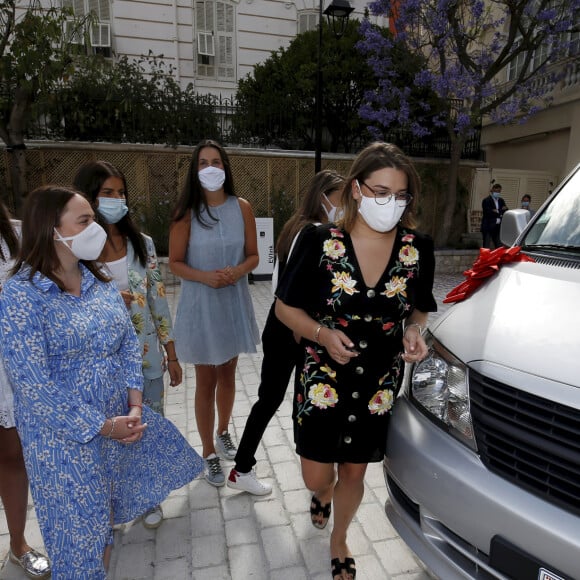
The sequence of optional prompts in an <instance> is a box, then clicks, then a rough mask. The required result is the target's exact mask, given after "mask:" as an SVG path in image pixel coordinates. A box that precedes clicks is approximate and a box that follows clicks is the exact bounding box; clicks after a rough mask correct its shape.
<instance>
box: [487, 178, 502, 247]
mask: <svg viewBox="0 0 580 580" xmlns="http://www.w3.org/2000/svg"><path fill="white" fill-rule="evenodd" d="M500 196H501V185H500V184H499V183H494V184H493V186H492V188H491V191H490V192H489V195H488V196H487V197H486V198H485V199H484V200H483V201H482V202H481V208H482V209H483V217H482V219H481V233H482V234H483V247H484V248H489V249H491V244H492V242H493V247H494V248H499V247H500V246H501V242H500V240H499V228H500V226H501V218H502V216H503V214H504V212H506V211H507V209H508V208H507V205H506V204H505V201H504V200H503V198H502V197H500Z"/></svg>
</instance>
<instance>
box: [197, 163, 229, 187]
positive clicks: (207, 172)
mask: <svg viewBox="0 0 580 580" xmlns="http://www.w3.org/2000/svg"><path fill="white" fill-rule="evenodd" d="M197 175H198V177H199V182H200V183H201V186H202V187H203V188H204V189H205V190H207V191H217V190H218V189H221V188H222V186H223V184H224V183H225V180H226V172H225V171H224V170H223V169H220V168H219V167H206V168H204V169H202V170H201V171H198V172H197Z"/></svg>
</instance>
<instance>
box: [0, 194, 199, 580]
mask: <svg viewBox="0 0 580 580" xmlns="http://www.w3.org/2000/svg"><path fill="white" fill-rule="evenodd" d="M105 239H106V233H105V232H104V230H103V229H102V228H101V227H100V226H99V225H98V224H96V223H95V222H94V212H93V209H92V208H91V206H90V204H89V202H88V201H87V200H86V199H85V198H84V197H83V196H82V195H80V194H78V193H76V192H75V191H74V190H71V189H68V188H63V187H57V186H48V187H43V188H39V189H37V190H35V191H33V192H31V193H30V194H29V195H28V197H27V200H26V203H25V207H24V214H23V220H22V249H21V254H20V258H19V260H18V262H17V264H16V266H15V274H14V275H13V277H12V278H10V279H9V280H8V281H7V282H6V284H5V285H4V288H3V291H2V294H1V296H0V331H1V333H2V341H1V344H2V354H3V356H4V360H5V363H6V367H7V371H8V375H9V377H10V379H11V381H12V383H13V385H14V389H15V392H14V411H15V418H16V427H17V429H18V432H19V435H20V438H21V440H22V446H23V451H24V459H25V463H26V468H27V471H28V476H29V479H30V488H31V491H32V497H33V499H34V503H35V507H36V514H37V517H38V522H39V525H40V529H41V532H42V537H43V540H44V544H45V546H46V549H47V551H48V554H49V557H50V559H51V564H52V577H53V579H54V580H77V579H78V580H104V579H105V577H106V568H107V565H108V559H109V557H110V550H111V548H112V540H113V534H112V524H113V523H123V522H128V521H130V520H132V519H134V518H135V517H137V516H138V515H141V514H142V513H144V512H145V511H146V510H147V509H148V508H150V507H152V506H155V505H158V504H159V503H160V502H161V501H162V500H163V499H164V498H165V497H166V496H167V495H168V494H169V492H170V491H171V490H173V489H177V488H179V487H181V486H183V485H185V484H186V483H188V482H189V481H191V480H192V479H193V478H194V477H195V476H196V475H197V474H198V473H199V472H200V471H201V469H202V466H203V462H202V461H201V458H200V457H199V456H198V455H197V453H196V452H195V451H194V450H193V449H192V448H191V447H190V446H189V445H188V444H187V442H186V441H185V439H184V438H183V436H182V435H181V434H180V433H179V431H178V430H177V429H176V428H175V426H174V425H173V424H172V423H171V422H170V421H168V420H167V419H165V418H163V417H162V416H160V415H159V414H157V413H155V412H153V411H151V410H150V409H149V408H148V407H146V406H143V405H142V387H143V374H142V371H141V365H142V359H141V352H140V349H139V343H138V340H137V337H136V335H135V330H134V329H133V325H132V324H131V320H130V317H129V314H128V312H127V308H126V307H125V304H124V302H123V299H122V298H121V295H120V294H119V291H118V290H117V288H116V287H115V286H114V285H113V284H110V283H109V279H108V278H107V277H106V276H105V275H104V274H103V272H102V270H101V269H100V267H99V265H98V264H96V263H95V262H94V260H95V259H96V258H97V257H98V256H99V255H100V253H101V250H102V248H103V245H104V243H105Z"/></svg>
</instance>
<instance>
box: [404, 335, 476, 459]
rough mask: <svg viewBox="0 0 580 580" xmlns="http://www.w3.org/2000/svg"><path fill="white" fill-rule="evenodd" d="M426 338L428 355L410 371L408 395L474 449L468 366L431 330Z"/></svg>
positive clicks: (424, 410) (427, 413)
mask: <svg viewBox="0 0 580 580" xmlns="http://www.w3.org/2000/svg"><path fill="white" fill-rule="evenodd" d="M425 341H426V342H427V346H428V347H429V355H428V356H427V358H425V359H424V360H422V361H421V362H419V363H417V364H416V365H415V366H414V367H413V369H412V371H411V388H410V391H411V399H412V400H413V401H414V402H415V403H416V404H417V405H418V406H419V408H420V409H421V410H422V411H423V412H424V413H425V414H426V415H427V416H431V417H435V418H436V419H437V420H438V421H441V423H442V424H443V425H444V426H445V427H447V429H448V430H449V433H451V434H452V435H453V436H454V437H456V438H457V439H459V440H460V441H462V442H463V443H465V444H466V445H468V446H469V447H471V448H472V449H473V450H477V446H476V443H475V437H474V435H473V425H472V422H471V412H470V409H469V388H468V373H467V367H466V366H465V365H464V364H463V363H462V362H461V361H460V360H458V359H457V358H455V357H454V356H453V355H452V354H451V353H450V352H449V351H448V350H446V349H445V348H443V346H441V344H440V343H439V342H438V341H437V340H435V338H433V336H432V335H431V334H428V335H427V336H426V337H425Z"/></svg>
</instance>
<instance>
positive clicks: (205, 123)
mask: <svg viewBox="0 0 580 580" xmlns="http://www.w3.org/2000/svg"><path fill="white" fill-rule="evenodd" d="M173 72H174V71H173V68H172V67H171V66H166V65H165V63H164V61H163V57H162V56H155V55H153V54H151V53H150V54H149V55H147V56H142V57H141V58H140V59H138V60H130V59H128V58H127V57H121V58H120V59H119V60H117V61H116V62H111V61H110V60H108V59H105V58H102V57H99V56H90V57H84V58H83V57H79V58H77V59H76V60H75V70H74V72H73V73H72V74H71V75H69V76H68V77H67V78H66V79H65V80H64V82H63V83H62V86H61V87H59V90H58V93H56V94H54V95H51V96H48V98H47V99H46V101H45V103H44V110H43V113H44V114H43V118H47V119H49V130H50V134H51V136H53V137H55V138H60V139H66V140H73V141H76V140H80V141H113V142H132V143H163V144H168V145H178V144H181V145H191V144H195V143H197V142H199V141H200V140H201V139H202V138H214V139H219V137H220V134H219V130H218V119H217V117H216V115H215V114H214V107H213V103H212V98H211V97H210V96H207V95H198V94H197V93H195V92H194V91H193V88H192V86H191V85H190V86H188V87H187V88H186V89H182V88H181V87H180V86H179V83H177V81H176V80H175V78H174V75H173Z"/></svg>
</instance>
